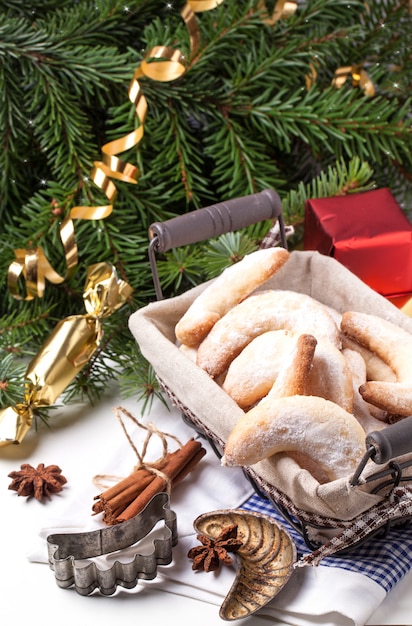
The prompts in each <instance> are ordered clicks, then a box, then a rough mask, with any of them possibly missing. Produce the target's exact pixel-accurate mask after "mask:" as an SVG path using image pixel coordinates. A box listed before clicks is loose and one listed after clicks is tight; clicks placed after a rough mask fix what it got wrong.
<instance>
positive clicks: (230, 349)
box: [196, 289, 340, 378]
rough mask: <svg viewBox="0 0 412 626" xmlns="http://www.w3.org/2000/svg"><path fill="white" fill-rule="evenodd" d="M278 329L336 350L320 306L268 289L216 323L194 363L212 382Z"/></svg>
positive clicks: (330, 323)
mask: <svg viewBox="0 0 412 626" xmlns="http://www.w3.org/2000/svg"><path fill="white" fill-rule="evenodd" d="M280 329H286V330H292V331H294V332H296V333H299V334H310V335H313V336H314V337H315V338H316V339H321V338H324V337H326V338H327V339H329V341H331V342H332V343H334V344H335V345H336V346H338V347H340V331H339V329H338V327H337V326H336V324H335V322H334V320H333V319H332V317H331V315H330V313H329V312H328V311H327V310H326V308H325V307H324V306H323V305H322V304H321V303H320V302H318V301H317V300H315V299H314V298H311V297H310V296H308V295H305V294H302V293H298V292H296V291H287V290H286V291H283V290H277V289H270V290H267V291H261V292H259V293H257V294H255V295H251V296H249V297H248V298H246V300H244V301H243V302H241V303H240V304H238V305H236V306H235V307H233V309H231V310H230V311H228V312H227V313H226V314H225V315H224V316H223V317H222V318H221V319H220V320H219V321H218V322H216V324H215V325H214V326H213V328H212V329H211V331H210V332H209V334H208V335H207V336H206V337H205V339H204V340H203V341H202V343H201V344H200V346H199V348H198V351H197V359H196V363H197V365H198V366H199V367H201V368H202V369H204V370H205V371H206V372H207V373H208V374H209V375H210V376H211V377H212V378H216V377H217V376H219V375H220V374H222V373H223V372H225V371H226V370H227V369H228V367H229V365H230V363H231V362H232V361H233V359H234V358H235V357H237V356H238V354H240V352H241V351H242V350H243V348H244V347H245V346H247V345H248V344H249V343H250V342H251V341H252V339H254V338H255V337H257V336H258V335H260V334H262V333H264V332H267V331H270V330H280Z"/></svg>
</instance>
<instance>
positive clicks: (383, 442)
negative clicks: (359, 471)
mask: <svg viewBox="0 0 412 626" xmlns="http://www.w3.org/2000/svg"><path fill="white" fill-rule="evenodd" d="M370 446H372V447H373V449H374V450H373V453H372V459H373V461H374V462H375V463H377V464H378V465H382V464H383V463H388V462H389V461H390V460H391V459H395V458H396V457H398V456H402V455H403V454H407V453H408V452H412V415H410V416H409V417H405V418H404V419H401V420H400V421H399V422H397V423H396V424H392V425H391V426H388V427H387V428H384V429H383V430H379V431H374V432H372V433H369V434H368V435H367V436H366V447H367V448H368V447H370Z"/></svg>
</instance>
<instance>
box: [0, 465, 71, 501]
mask: <svg viewBox="0 0 412 626" xmlns="http://www.w3.org/2000/svg"><path fill="white" fill-rule="evenodd" d="M9 478H12V479H13V481H12V482H11V483H10V485H9V489H13V490H14V491H17V495H18V496H26V497H30V496H34V497H35V498H36V500H39V501H41V500H43V499H44V498H50V497H51V495H52V494H53V493H59V491H61V490H62V489H63V485H64V484H65V483H66V482H67V480H66V478H65V477H64V476H63V475H62V473H61V469H60V467H58V466H57V465H48V466H47V467H45V466H44V463H39V465H38V466H37V468H34V467H33V466H32V465H29V464H28V463H23V465H20V471H15V472H10V474H9Z"/></svg>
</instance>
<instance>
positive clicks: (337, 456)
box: [221, 396, 365, 481]
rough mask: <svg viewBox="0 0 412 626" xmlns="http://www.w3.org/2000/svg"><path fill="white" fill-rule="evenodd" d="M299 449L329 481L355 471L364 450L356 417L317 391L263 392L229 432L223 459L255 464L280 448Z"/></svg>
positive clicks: (229, 462)
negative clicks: (270, 395) (266, 395)
mask: <svg viewBox="0 0 412 626" xmlns="http://www.w3.org/2000/svg"><path fill="white" fill-rule="evenodd" d="M288 451H294V452H301V453H303V454H305V455H307V456H308V457H309V458H310V459H312V460H313V461H314V462H316V463H318V464H319V466H320V467H321V469H322V471H324V472H325V474H326V475H327V476H328V478H329V480H330V481H333V480H338V479H340V478H347V477H351V475H352V474H353V473H354V472H355V470H356V468H357V467H358V465H359V463H360V461H361V460H362V458H363V456H364V453H365V431H364V430H363V428H362V426H361V425H360V424H359V422H358V420H357V419H356V418H355V417H354V416H353V415H352V414H351V413H348V412H347V411H345V410H344V409H342V408H341V407H340V406H338V405H337V404H335V403H334V402H330V400H325V399H324V398H319V397H317V396H289V397H285V398H264V399H263V400H261V402H259V404H257V405H256V406H255V407H254V408H253V409H251V410H250V411H249V412H248V413H245V414H244V415H243V416H242V417H241V418H240V420H239V421H238V422H237V424H236V425H235V426H234V428H233V429H232V431H231V432H230V434H229V436H228V438H227V441H226V445H225V450H224V456H223V457H222V460H221V462H222V465H225V466H230V467H232V466H245V465H253V464H254V463H258V462H259V461H261V460H263V459H266V458H268V457H270V456H272V455H273V454H277V453H279V452H286V453H287V452H288Z"/></svg>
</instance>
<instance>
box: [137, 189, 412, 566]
mask: <svg viewBox="0 0 412 626" xmlns="http://www.w3.org/2000/svg"><path fill="white" fill-rule="evenodd" d="M273 193H275V192H272V196H271V199H272V200H273V197H275V204H276V207H275V209H274V211H273V213H272V215H269V216H268V215H267V207H266V208H265V209H264V217H263V218H261V219H269V218H270V217H277V218H278V219H279V218H280V219H281V218H282V216H281V208H279V206H280V205H279V202H278V197H277V194H275V196H273ZM267 198H268V197H267V196H266V197H264V198H263V204H267ZM240 200H241V202H242V206H243V207H247V205H248V204H249V206H250V203H251V202H253V201H254V202H256V196H246V197H245V198H242V199H240ZM260 200H262V198H260ZM260 200H259V198H258V201H260ZM230 202H231V203H232V205H231V206H230V211H229V212H231V213H232V212H234V211H235V210H236V201H230ZM222 205H223V203H222V204H219V205H215V206H216V207H218V211H219V213H221V212H222ZM214 208H215V207H212V209H214ZM223 208H224V209H225V207H223ZM241 208H242V207H241ZM210 209H211V208H210V207H208V208H207V211H208V213H209V214H210ZM204 211H205V209H200V210H199V211H193V212H192V214H191V218H192V219H193V218H194V214H196V213H201V212H204ZM212 212H213V211H212ZM240 212H242V211H240ZM258 213H259V211H258ZM184 217H186V216H182V218H184ZM208 219H209V217H208ZM254 219H255V222H257V221H260V219H259V215H257V214H255V215H254ZM179 220H181V218H174V219H173V222H174V224H173V227H175V226H176V227H178V223H179ZM236 220H237V218H234V219H230V220H229V221H227V222H226V226H224V228H226V230H220V229H221V224H219V225H218V226H217V227H216V224H214V225H213V227H210V226H207V227H206V230H205V228H204V223H203V230H201V231H200V233H199V231H196V229H194V230H195V231H196V232H197V239H196V233H195V234H194V231H193V228H191V229H189V230H188V231H187V233H188V234H187V235H186V236H184V237H183V238H182V237H181V238H180V241H179V243H178V245H185V244H187V243H190V241H189V240H187V239H185V237H186V238H187V237H190V239H191V242H194V241H201V240H203V239H208V238H211V237H212V236H218V235H219V234H221V233H222V232H229V230H232V226H233V224H234V223H236ZM219 221H220V217H219ZM242 221H243V225H246V224H245V223H244V217H243V218H241V220H240V222H242ZM237 222H238V223H239V220H237ZM251 223H253V222H251ZM163 224H164V225H167V222H164V223H163ZM157 226H158V225H157ZM192 226H193V222H192ZM280 226H281V228H280V231H281V239H282V244H284V243H285V240H284V225H283V222H282V223H281V224H280ZM241 227H242V226H238V228H241ZM165 228H166V226H165ZM190 230H191V231H192V232H190V233H189V231H190ZM219 230H220V232H219ZM149 232H150V231H149ZM158 232H159V233H160V236H163V233H162V230H159V231H158ZM151 234H152V241H153V238H154V239H156V236H153V232H152V233H151ZM170 247H174V246H173V237H172V239H171V240H170V241H167V243H166V248H167V249H170ZM285 247H286V246H285ZM160 251H161V252H163V251H165V250H162V249H160ZM149 256H150V254H149ZM151 262H152V269H153V257H152V260H151ZM155 282H156V281H155ZM208 284H209V283H204V284H203V285H199V286H198V287H195V288H193V289H190V290H189V291H187V292H186V293H184V294H182V295H181V296H177V297H174V298H169V299H164V300H158V301H156V302H153V303H151V304H149V305H147V306H145V307H143V308H141V309H139V310H137V311H136V312H135V313H133V314H132V315H131V317H130V319H129V327H130V330H131V332H132V334H133V336H134V337H135V339H136V342H137V344H138V346H139V348H140V350H141V353H142V355H143V356H144V357H145V358H146V359H147V361H148V362H149V363H150V364H151V365H152V366H153V368H154V371H155V373H156V376H157V378H158V380H159V383H160V385H161V387H162V389H163V390H164V391H165V393H166V394H167V396H168V397H169V398H170V400H171V402H172V403H173V404H174V405H176V406H177V407H178V408H179V409H180V410H181V411H182V414H183V415H184V418H185V420H186V421H187V422H188V423H189V424H190V425H192V426H193V427H194V428H195V429H196V430H197V431H198V432H199V433H201V434H202V435H203V436H205V437H207V439H208V440H209V441H210V442H211V443H212V445H213V446H214V448H215V450H216V453H217V454H218V455H220V451H221V450H223V447H224V443H225V440H226V438H227V436H228V434H229V432H230V431H231V429H232V428H233V426H234V424H235V423H236V421H237V420H238V419H239V417H240V416H241V415H242V414H243V411H242V409H240V407H239V406H238V405H237V404H236V403H235V402H234V401H233V400H232V399H231V398H230V397H229V396H228V395H227V394H226V393H225V392H224V391H223V390H222V389H221V388H220V387H219V386H218V385H217V383H215V382H214V381H213V380H212V379H211V378H210V377H209V376H208V375H207V374H206V372H204V371H203V370H201V369H200V368H199V367H197V366H196V365H195V364H194V363H193V362H192V361H191V360H190V359H189V358H188V357H187V356H186V355H184V354H183V353H182V352H181V351H180V350H179V348H178V345H177V343H176V337H175V334H174V328H175V325H176V323H177V321H178V320H179V319H180V318H181V317H182V315H183V314H184V312H185V311H186V310H187V308H188V307H189V306H190V304H191V303H192V302H193V300H194V299H195V298H196V297H197V295H198V294H199V293H201V291H203V290H204V289H205V287H206V286H207V285H208ZM265 289H286V290H292V291H298V292H302V293H305V294H308V295H310V296H312V297H313V298H315V299H317V300H319V301H320V302H323V303H324V304H326V305H328V306H331V307H333V308H335V309H336V310H337V311H340V312H344V311H346V310H357V311H363V312H365V313H370V314H373V315H378V316H380V317H382V318H384V319H387V320H389V321H391V322H393V323H395V324H397V325H398V326H401V327H402V328H404V329H405V330H407V331H409V332H410V333H412V319H411V318H409V317H407V316H406V315H404V314H403V313H402V312H401V311H399V310H398V309H397V308H396V307H395V306H394V305H393V304H391V303H390V302H388V301H387V300H386V299H385V298H384V297H382V296H380V295H379V294H377V293H376V292H375V291H373V290H372V289H370V288H369V287H368V286H367V285H365V283H363V282H362V281H361V280H360V279H358V278H357V277H356V276H355V275H354V274H352V273H351V272H350V271H349V270H347V269H346V268H345V267H344V266H343V265H341V264H340V263H339V262H338V261H336V260H335V259H333V258H331V257H327V256H324V255H321V254H319V253H317V252H304V251H292V252H291V254H290V258H289V260H288V261H287V263H286V264H285V265H284V266H283V267H282V269H281V270H280V271H279V272H278V273H277V274H275V276H273V277H272V278H271V279H269V280H268V281H266V283H264V284H263V285H262V286H261V287H260V288H259V289H258V290H257V291H260V290H265ZM159 290H160V287H159V286H158V289H157V294H158V297H159V296H160V297H161V292H160V291H159ZM405 419H406V420H407V421H408V422H410V421H411V420H412V418H405ZM402 422H404V420H402ZM406 425H407V422H405V424H404V426H406ZM411 427H412V424H411ZM396 428H398V430H399V426H398V424H395V425H393V426H390V427H388V428H386V429H385V431H383V432H387V433H388V434H389V433H390V431H391V430H393V429H396ZM402 428H403V427H402ZM380 432H382V431H380ZM409 432H411V433H412V430H409ZM395 439H396V437H395ZM397 439H398V443H399V441H401V451H400V453H399V452H398V453H397V454H400V456H396V457H394V458H392V459H391V460H390V461H388V462H385V463H383V464H382V465H380V466H379V469H377V465H376V463H377V462H379V463H381V462H382V459H381V460H378V461H377V460H376V458H375V459H374V458H373V454H372V453H371V454H369V453H368V451H369V452H370V451H371V447H370V446H369V448H368V446H367V445H366V441H365V460H364V464H363V465H364V467H363V466H362V467H360V468H359V471H358V474H359V475H357V476H356V480H354V477H353V476H348V477H347V478H343V479H339V480H335V481H332V482H329V483H326V484H320V483H318V481H317V480H315V479H314V478H313V477H312V476H311V474H309V472H308V471H306V470H304V469H302V468H300V466H299V465H297V463H295V461H294V460H293V459H291V458H290V457H289V456H287V455H286V454H278V455H274V456H272V457H271V458H269V459H265V460H263V461H261V462H259V463H256V464H255V465H253V466H251V467H245V468H243V470H244V473H245V475H246V476H247V477H248V479H249V480H250V481H251V482H252V484H253V485H254V487H255V488H256V490H257V491H258V492H259V493H260V494H261V495H262V496H263V497H266V498H269V499H270V500H271V501H272V503H273V504H274V505H275V507H276V508H278V509H279V510H280V512H281V513H282V514H283V515H284V517H285V518H286V519H287V520H288V521H289V522H290V523H291V524H292V525H294V526H295V528H297V529H298V530H299V531H300V532H301V534H302V535H303V536H304V538H305V541H306V543H307V545H308V547H309V548H310V549H311V550H313V553H312V555H311V556H310V559H309V560H310V562H312V563H315V562H316V559H317V560H320V559H321V558H323V557H324V556H327V555H329V554H334V553H336V552H341V551H343V550H347V549H351V548H353V546H355V545H356V544H358V543H359V542H361V541H363V540H367V539H368V538H370V537H372V536H373V535H374V534H375V533H376V532H382V529H383V528H384V529H386V532H388V530H389V529H390V527H391V525H392V524H396V525H399V524H400V523H405V522H407V521H408V520H409V518H411V517H412V467H411V465H412V453H410V452H409V450H410V449H412V436H410V437H406V438H405V432H404V430H402V431H401V436H399V433H398V436H397ZM409 441H410V442H411V445H410V447H409ZM405 446H406V447H405ZM378 456H379V454H378ZM383 460H385V459H383ZM373 461H375V462H373ZM223 471H225V468H224V467H222V472H223Z"/></svg>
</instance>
